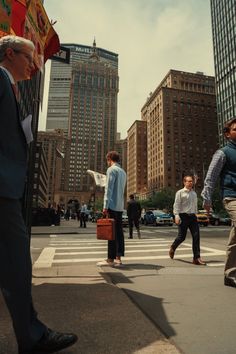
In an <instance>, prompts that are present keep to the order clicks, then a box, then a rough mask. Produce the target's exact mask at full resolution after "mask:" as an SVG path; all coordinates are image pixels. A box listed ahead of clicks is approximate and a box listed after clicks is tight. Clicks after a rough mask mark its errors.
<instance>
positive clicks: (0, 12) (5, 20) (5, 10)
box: [0, 0, 12, 37]
mask: <svg viewBox="0 0 236 354" xmlns="http://www.w3.org/2000/svg"><path fill="white" fill-rule="evenodd" d="M11 19H12V0H5V1H0V37H2V36H4V35H6V34H9V33H10V30H11Z"/></svg>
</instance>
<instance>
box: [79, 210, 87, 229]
mask: <svg viewBox="0 0 236 354" xmlns="http://www.w3.org/2000/svg"><path fill="white" fill-rule="evenodd" d="M86 219H87V215H86V213H80V227H82V226H84V227H86Z"/></svg>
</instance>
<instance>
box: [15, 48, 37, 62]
mask: <svg viewBox="0 0 236 354" xmlns="http://www.w3.org/2000/svg"><path fill="white" fill-rule="evenodd" d="M13 51H14V52H15V53H19V54H23V55H24V57H25V58H26V59H27V60H28V62H29V64H30V65H32V64H33V63H34V59H33V58H32V57H31V55H30V54H28V53H26V52H24V51H22V50H18V49H13Z"/></svg>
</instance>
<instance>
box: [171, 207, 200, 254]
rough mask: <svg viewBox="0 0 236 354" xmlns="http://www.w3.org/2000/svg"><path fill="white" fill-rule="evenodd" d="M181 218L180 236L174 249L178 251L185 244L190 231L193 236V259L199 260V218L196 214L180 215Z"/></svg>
mask: <svg viewBox="0 0 236 354" xmlns="http://www.w3.org/2000/svg"><path fill="white" fill-rule="evenodd" d="M179 216H180V218H181V224H180V225H178V236H177V237H176V239H175V240H174V242H173V244H172V248H173V249H174V250H176V248H177V247H178V246H179V245H180V244H181V243H182V242H184V240H185V238H186V235H187V231H188V229H189V230H190V232H191V235H192V249H193V258H194V259H197V258H199V257H200V233H199V225H198V222H197V217H196V215H195V214H179Z"/></svg>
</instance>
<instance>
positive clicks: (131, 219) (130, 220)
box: [128, 216, 140, 238]
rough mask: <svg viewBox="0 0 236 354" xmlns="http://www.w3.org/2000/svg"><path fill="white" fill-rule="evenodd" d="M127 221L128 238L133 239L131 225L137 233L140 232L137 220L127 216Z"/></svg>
mask: <svg viewBox="0 0 236 354" xmlns="http://www.w3.org/2000/svg"><path fill="white" fill-rule="evenodd" d="M128 220H129V237H130V238H132V237H133V225H134V226H135V227H136V229H137V231H138V233H140V231H139V218H137V217H136V218H135V217H132V216H129V217H128Z"/></svg>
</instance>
